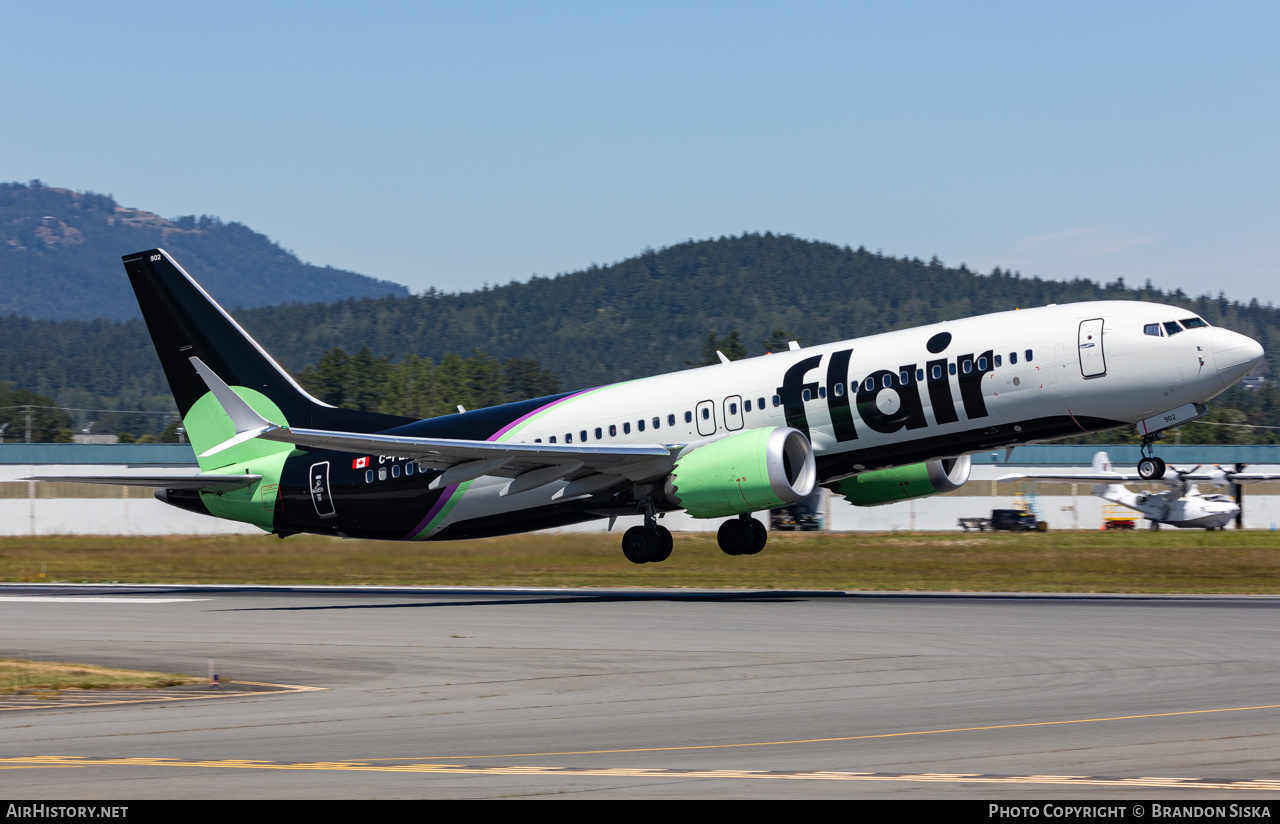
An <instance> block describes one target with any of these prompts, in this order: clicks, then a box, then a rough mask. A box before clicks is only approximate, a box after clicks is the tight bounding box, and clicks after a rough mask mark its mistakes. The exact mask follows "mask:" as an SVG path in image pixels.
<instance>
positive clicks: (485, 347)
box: [0, 233, 1280, 423]
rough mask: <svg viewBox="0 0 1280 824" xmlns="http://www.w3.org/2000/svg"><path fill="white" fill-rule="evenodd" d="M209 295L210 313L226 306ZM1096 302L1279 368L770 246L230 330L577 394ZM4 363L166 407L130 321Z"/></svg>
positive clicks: (996, 284) (1232, 322)
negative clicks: (1097, 314) (1149, 332)
mask: <svg viewBox="0 0 1280 824" xmlns="http://www.w3.org/2000/svg"><path fill="white" fill-rule="evenodd" d="M140 248H141V247H140ZM197 277H199V275H197ZM210 286H211V288H210V292H211V293H212V294H213V296H214V297H215V298H217V299H219V300H224V301H227V302H228V303H230V302H231V301H230V300H229V298H228V294H227V293H226V292H225V291H223V290H222V289H220V288H218V287H217V286H213V285H212V284H210ZM125 289H126V290H127V286H126V287H125ZM126 294H127V296H128V299H129V300H132V299H133V298H132V295H131V293H128V292H126ZM1093 299H1137V300H1150V301H1158V302H1164V303H1173V304H1179V305H1182V306H1185V307H1187V308H1188V309H1192V310H1194V311H1195V312H1198V313H1200V314H1202V315H1204V316H1205V317H1206V318H1208V319H1209V321H1210V322H1211V323H1214V324H1220V325H1223V326H1227V327H1229V328H1231V329H1235V330H1237V331H1240V332H1243V333H1245V334H1247V335H1250V336H1252V337H1254V338H1256V339H1257V340H1259V341H1261V342H1262V344H1263V345H1264V346H1265V347H1266V349H1267V353H1268V361H1267V363H1266V364H1264V366H1263V368H1262V371H1263V373H1264V374H1266V375H1268V376H1276V375H1277V374H1280V373H1277V371H1276V369H1275V366H1276V364H1275V362H1274V359H1275V357H1276V356H1277V355H1278V354H1280V310H1276V309H1273V308H1271V307H1269V306H1260V305H1258V303H1257V301H1253V302H1251V303H1249V304H1240V303H1232V302H1229V301H1227V300H1226V299H1225V298H1221V297H1219V298H1210V297H1201V298H1194V299H1193V298H1190V297H1188V296H1187V295H1185V294H1182V293H1181V292H1175V293H1172V294H1168V293H1164V292H1161V291H1159V290H1156V289H1150V288H1142V289H1130V288H1128V287H1126V286H1125V284H1124V283H1123V282H1117V283H1113V284H1109V285H1105V286H1104V285H1101V284H1098V283H1094V282H1092V281H1088V280H1076V281H1070V282H1057V281H1044V280H1040V279H1039V278H1024V277H1021V276H1019V275H1017V274H1011V273H1008V272H1001V271H999V270H997V271H995V272H993V273H991V274H988V275H979V274H976V273H974V272H971V271H968V270H966V269H956V268H949V267H946V266H944V265H943V264H942V263H941V262H940V261H937V260H934V261H931V262H928V263H926V262H924V261H921V260H918V259H899V258H892V257H884V256H881V255H878V254H874V253H872V252H868V251H866V250H864V249H857V250H855V249H850V248H848V247H839V246H835V245H832V244H829V243H820V242H815V241H808V240H801V239H798V238H794V237H788V236H780V235H773V234H767V233H766V234H763V235H756V234H751V235H744V236H742V237H729V238H720V239H718V240H705V241H691V242H688V243H682V244H679V245H677V246H673V247H670V248H668V249H663V250H661V251H647V252H645V253H644V254H642V255H640V256H638V257H635V258H631V259H629V260H625V261H622V262H621V263H618V264H615V265H613V266H607V267H592V268H591V269H588V270H586V271H582V272H575V273H573V274H568V275H562V276H560V277H556V278H534V279H532V280H531V281H529V282H528V283H514V284H510V285H506V286H499V287H496V288H490V289H485V290H482V291H478V292H469V293H465V294H456V295H444V294H439V293H428V294H426V295H422V296H412V297H387V298H360V299H348V300H343V301H340V302H337V303H332V304H315V303H313V304H295V305H288V306H274V307H269V308H259V309H250V310H245V311H241V312H237V313H236V317H237V318H238V319H239V320H240V321H241V323H243V324H244V326H245V327H246V328H247V329H248V330H249V331H250V332H251V333H252V334H253V335H254V336H255V337H256V338H257V339H258V340H259V341H260V342H261V343H262V344H263V345H264V346H265V347H266V348H267V349H268V350H269V351H271V352H272V353H273V354H275V355H276V356H277V357H278V358H279V359H280V360H281V362H282V363H284V364H285V365H286V366H287V367H288V368H290V369H292V370H294V371H295V372H297V371H301V370H302V369H303V368H304V367H306V366H309V365H313V364H315V363H316V362H317V361H318V360H319V358H320V356H321V355H322V354H323V353H324V352H325V351H326V350H329V349H333V348H337V347H341V348H343V349H344V350H346V351H347V352H354V351H356V350H358V349H359V348H360V347H362V346H368V347H370V349H371V350H372V352H373V354H375V355H377V356H380V357H383V356H387V357H390V358H392V360H393V361H397V362H398V361H399V360H401V359H402V358H403V357H404V356H405V355H406V354H409V353H414V354H417V355H419V356H424V357H430V358H432V359H433V360H436V361H438V360H439V359H440V358H441V356H443V355H444V354H445V353H447V352H457V353H460V354H463V355H468V354H470V353H471V352H472V351H473V350H480V351H482V352H486V353H488V354H489V355H492V356H493V357H494V358H497V359H498V360H502V361H505V360H507V359H509V358H532V359H534V360H537V361H538V362H539V363H540V364H541V366H542V367H545V368H548V369H551V370H554V371H555V372H556V373H558V375H559V377H560V383H561V385H562V386H563V388H565V389H576V388H581V387H585V386H592V385H598V384H601V383H606V382H610V381H617V380H624V379H627V378H636V377H642V376H645V375H653V374H657V373H661V372H667V371H672V370H678V369H683V368H686V367H687V365H688V363H689V362H690V361H694V362H699V361H701V360H702V358H703V344H704V343H705V341H706V339H707V336H708V334H710V333H717V334H719V335H724V334H726V333H728V332H729V331H731V330H737V331H738V332H739V336H740V339H741V341H742V342H743V343H744V344H745V346H746V349H747V353H748V354H751V355H756V354H760V353H762V352H763V351H764V343H763V342H764V341H765V340H766V339H767V338H768V337H769V336H770V335H771V333H772V332H773V330H775V329H784V330H786V331H787V333H789V335H790V336H792V337H795V338H798V339H800V340H801V341H803V342H805V343H821V342H826V341H832V340H840V339H844V338H853V337H859V336H862V335H871V334H875V333H877V332H883V331H886V330H890V329H898V328H903V327H910V326H918V325H921V324H926V323H933V322H935V321H940V320H946V319H949V318H960V317H967V316H969V315H977V314H982V313H986V312H994V311H999V310H1004V309H1013V308H1014V307H1019V306H1021V307H1028V306H1041V305H1044V304H1047V303H1068V302H1072V301H1081V300H1093ZM0 352H3V353H4V357H0V381H10V382H12V383H13V384H14V386H15V387H16V388H17V389H25V390H30V391H34V392H39V393H40V394H42V395H47V396H49V397H54V398H58V399H59V403H60V404H62V405H66V406H90V405H92V403H91V402H92V401H93V399H94V398H98V399H103V400H105V399H109V398H110V399H119V400H120V401H121V402H124V403H127V404H141V405H142V406H143V408H151V407H150V406H148V404H165V403H167V401H165V400H164V395H165V394H166V391H167V390H166V387H165V381H164V376H163V374H162V373H161V371H160V366H159V362H158V361H157V360H156V358H155V355H154V353H153V352H152V350H151V344H150V341H149V340H148V338H147V334H146V330H145V328H144V327H143V325H142V324H141V322H125V323H118V322H108V321H96V322H82V321H67V322H61V323H55V322H52V321H33V320H26V319H22V318H9V319H0ZM113 408H115V407H113ZM161 408H166V407H163V406H162V407H161ZM1267 414H1268V415H1270V414H1271V413H1270V412H1268V413H1267ZM1278 414H1280V413H1278ZM1251 422H1255V423H1262V422H1263V421H1251Z"/></svg>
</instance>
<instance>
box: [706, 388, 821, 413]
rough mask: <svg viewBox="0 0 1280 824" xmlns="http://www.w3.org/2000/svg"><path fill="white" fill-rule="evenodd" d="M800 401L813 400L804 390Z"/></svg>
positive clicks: (807, 391)
mask: <svg viewBox="0 0 1280 824" xmlns="http://www.w3.org/2000/svg"><path fill="white" fill-rule="evenodd" d="M800 399H801V400H805V401H811V400H813V396H812V395H810V394H809V390H808V389H806V390H804V391H803V392H801V393H800ZM703 417H706V416H705V415H704V416H703Z"/></svg>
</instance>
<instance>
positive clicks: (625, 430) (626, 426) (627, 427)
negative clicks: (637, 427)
mask: <svg viewBox="0 0 1280 824" xmlns="http://www.w3.org/2000/svg"><path fill="white" fill-rule="evenodd" d="M622 434H623V435H630V434H631V421H623V422H622Z"/></svg>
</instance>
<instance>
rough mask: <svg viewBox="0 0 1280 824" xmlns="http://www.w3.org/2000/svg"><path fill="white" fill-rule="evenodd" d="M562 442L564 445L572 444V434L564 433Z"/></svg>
mask: <svg viewBox="0 0 1280 824" xmlns="http://www.w3.org/2000/svg"><path fill="white" fill-rule="evenodd" d="M564 442H565V443H573V433H572V432H566V433H564Z"/></svg>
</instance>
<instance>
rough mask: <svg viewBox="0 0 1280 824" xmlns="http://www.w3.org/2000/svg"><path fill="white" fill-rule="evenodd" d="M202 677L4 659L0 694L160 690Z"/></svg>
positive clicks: (0, 660) (0, 667)
mask: <svg viewBox="0 0 1280 824" xmlns="http://www.w3.org/2000/svg"><path fill="white" fill-rule="evenodd" d="M200 680H203V679H200V678H196V677H195V676H191V675H177V674H175V673H171V672H139V671H138V670H127V669H115V668H112V667H98V666H94V665H93V664H64V663H58V662H53V661H27V660H24V659H22V658H0V694H13V693H25V692H38V693H49V692H58V691H60V690H65V689H81V690H129V689H157V688H159V687H174V686H177V685H179V684H191V683H194V682H196V681H200Z"/></svg>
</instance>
